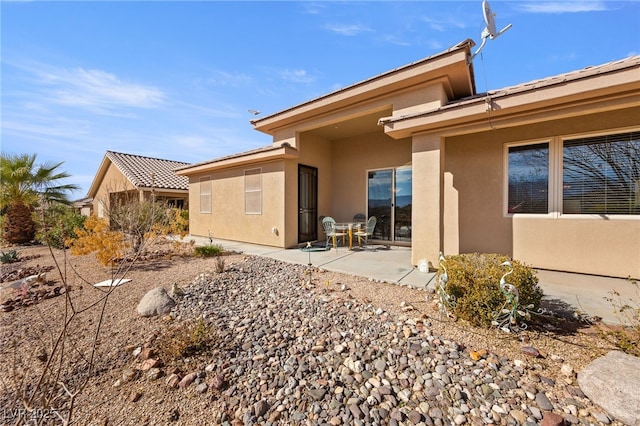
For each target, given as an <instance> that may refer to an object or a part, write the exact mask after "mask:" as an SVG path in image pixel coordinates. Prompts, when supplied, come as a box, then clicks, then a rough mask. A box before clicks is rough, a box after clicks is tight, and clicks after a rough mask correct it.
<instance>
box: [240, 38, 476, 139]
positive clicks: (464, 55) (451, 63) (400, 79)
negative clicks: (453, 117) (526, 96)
mask: <svg viewBox="0 0 640 426" xmlns="http://www.w3.org/2000/svg"><path fill="white" fill-rule="evenodd" d="M474 44H475V43H474V42H473V40H470V39H468V40H465V41H463V42H461V43H458V44H457V45H455V46H453V47H452V48H450V49H448V50H446V51H444V52H441V53H438V54H436V55H433V56H431V57H428V58H424V59H422V60H419V61H416V62H413V63H411V64H408V65H405V66H403V67H400V68H396V69H394V70H391V71H388V72H386V73H383V74H380V75H377V76H375V77H372V78H369V79H367V80H364V81H361V82H358V83H355V84H353V85H350V86H347V87H345V88H342V89H339V90H336V91H334V92H331V93H328V94H326V95H324V96H320V97H318V98H315V99H312V100H310V101H307V102H303V103H301V104H298V105H296V106H293V107H291V108H288V109H285V110H282V111H280V112H277V113H274V114H271V115H269V116H266V117H262V118H259V119H255V120H251V121H250V123H251V124H252V125H253V126H254V129H255V130H258V131H261V132H264V133H267V134H271V135H272V134H273V133H274V132H275V131H276V130H277V129H279V128H282V127H285V126H287V125H291V124H292V123H295V122H297V121H300V120H302V119H304V118H306V117H310V116H317V115H320V114H325V113H327V112H330V111H334V110H336V109H339V108H343V107H346V106H349V105H353V104H356V103H359V102H364V101H366V100H368V99H372V98H375V97H378V96H382V95H387V94H388V93H390V92H394V91H399V90H402V89H406V88H408V87H412V86H414V85H415V84H416V82H417V81H420V80H421V79H423V78H424V76H426V75H429V79H430V80H433V79H437V78H438V77H439V76H440V74H442V76H443V77H448V76H449V74H450V70H451V68H452V67H458V68H462V67H464V73H466V75H465V77H464V83H461V84H459V85H458V86H459V87H462V86H465V88H464V89H462V90H463V92H464V93H465V95H463V96H469V95H472V94H475V82H474V78H473V64H472V63H469V62H468V58H469V57H470V55H471V48H472V47H473V46H474ZM458 86H457V87H458ZM458 97H462V96H458Z"/></svg>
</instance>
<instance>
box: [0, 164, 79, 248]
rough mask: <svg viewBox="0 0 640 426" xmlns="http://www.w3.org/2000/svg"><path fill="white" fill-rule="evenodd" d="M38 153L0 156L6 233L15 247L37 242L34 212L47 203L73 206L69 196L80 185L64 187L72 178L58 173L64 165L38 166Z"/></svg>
mask: <svg viewBox="0 0 640 426" xmlns="http://www.w3.org/2000/svg"><path fill="white" fill-rule="evenodd" d="M35 162H36V154H16V155H11V154H5V153H2V154H0V208H1V209H2V213H3V214H5V219H4V223H3V226H2V234H3V237H4V239H5V240H6V241H8V242H10V243H13V244H23V243H28V242H29V241H31V240H33V238H34V236H35V232H36V225H35V222H34V220H33V212H34V210H35V208H36V207H45V206H46V204H47V203H50V202H59V203H65V204H68V203H69V199H68V193H69V192H70V191H75V190H77V189H79V187H78V186H77V185H72V184H60V181H61V180H63V179H66V178H68V177H69V176H70V175H69V174H68V173H66V172H61V171H58V167H60V166H61V165H62V164H63V163H62V162H60V163H51V162H49V163H45V164H40V165H36V164H35Z"/></svg>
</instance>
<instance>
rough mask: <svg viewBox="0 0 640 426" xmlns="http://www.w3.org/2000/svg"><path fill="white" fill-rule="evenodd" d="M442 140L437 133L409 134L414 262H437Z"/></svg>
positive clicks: (440, 244) (441, 200)
mask: <svg viewBox="0 0 640 426" xmlns="http://www.w3.org/2000/svg"><path fill="white" fill-rule="evenodd" d="M444 147H445V144H444V141H443V140H442V139H441V138H440V137H439V136H437V135H418V136H414V137H413V143H412V158H413V169H412V170H413V173H412V174H413V176H412V182H413V208H412V217H411V226H412V228H413V233H412V241H411V247H412V250H411V261H412V263H413V264H414V265H417V264H418V262H419V261H420V260H421V259H426V260H427V261H429V262H431V264H432V265H437V264H438V253H439V252H440V250H442V239H443V235H442V228H441V226H440V223H441V206H442V205H443V197H444V195H443V192H442V188H443V186H442V185H443V183H442V177H443V176H442V168H443V162H444Z"/></svg>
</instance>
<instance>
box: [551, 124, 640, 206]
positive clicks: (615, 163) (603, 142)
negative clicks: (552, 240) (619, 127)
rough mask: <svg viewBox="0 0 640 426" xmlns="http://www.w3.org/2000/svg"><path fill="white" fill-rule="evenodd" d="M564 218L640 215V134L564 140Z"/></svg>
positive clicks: (630, 133) (632, 133) (631, 133)
mask: <svg viewBox="0 0 640 426" xmlns="http://www.w3.org/2000/svg"><path fill="white" fill-rule="evenodd" d="M562 212H563V213H564V214H572V213H574V214H620V215H635V214H640V132H629V133H622V134H616V135H605V136H596V137H588V138H580V139H572V140H565V141H564V142H563V147H562Z"/></svg>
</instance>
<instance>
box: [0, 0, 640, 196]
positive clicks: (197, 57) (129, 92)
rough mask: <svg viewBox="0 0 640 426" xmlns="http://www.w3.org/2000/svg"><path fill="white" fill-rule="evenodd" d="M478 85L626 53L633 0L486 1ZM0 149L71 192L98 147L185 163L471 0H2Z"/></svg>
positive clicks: (462, 30)
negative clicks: (490, 27) (492, 31)
mask: <svg viewBox="0 0 640 426" xmlns="http://www.w3.org/2000/svg"><path fill="white" fill-rule="evenodd" d="M491 6H492V8H493V11H494V13H496V15H497V16H496V22H497V27H498V29H501V28H503V27H504V26H506V25H507V24H512V25H513V27H512V28H511V29H510V30H509V31H507V32H506V33H504V34H503V35H502V36H500V37H499V38H497V39H495V40H489V41H488V42H487V44H486V46H485V48H484V49H483V51H482V53H481V54H480V55H478V56H477V57H476V59H475V60H474V71H475V77H476V87H477V89H478V91H479V92H483V91H485V90H487V89H498V88H501V87H506V86H510V85H514V84H519V83H523V82H527V81H530V80H535V79H539V78H544V77H548V76H552V75H556V74H560V73H563V72H568V71H572V70H576V69H580V68H584V67H586V66H590V65H598V64H602V63H605V62H609V61H613V60H617V59H622V58H625V57H627V56H630V55H638V54H640V2H638V1H555V2H543V1H539V0H535V1H534V0H532V1H522V2H521V1H508V2H507V1H496V0H494V1H492V2H491ZM0 13H1V27H2V30H1V31H2V33H1V36H2V38H1V48H2V49H1V51H0V53H1V67H2V68H1V73H2V74H1V75H0V79H1V102H2V103H1V107H2V110H1V114H2V115H1V124H2V128H1V134H0V143H1V149H2V151H3V152H7V153H36V154H37V162H38V163H44V162H49V161H52V162H60V161H64V164H63V166H62V167H61V168H62V169H63V170H66V171H67V172H68V173H70V174H71V175H72V178H71V179H69V181H68V183H75V184H77V185H79V186H80V187H81V188H82V189H81V190H80V191H78V192H76V193H74V194H73V195H72V198H81V197H83V196H84V195H85V194H86V192H87V190H88V188H89V185H90V184H91V181H92V178H93V175H94V173H95V172H96V170H97V169H98V166H99V165H100V162H101V161H102V158H103V156H104V154H105V151H106V150H113V151H119V152H126V153H131V154H138V155H146V156H151V157H157V158H167V159H172V160H177V161H185V162H199V161H204V160H208V159H212V158H216V157H219V156H224V155H228V154H231V153H235V152H240V151H244V150H248V149H253V148H257V147H260V146H265V145H268V144H270V143H271V139H270V137H269V136H267V135H264V134H262V133H259V132H257V131H255V130H253V128H252V126H251V124H250V123H249V120H251V119H252V118H254V116H253V115H252V114H250V113H249V112H248V110H250V109H253V110H259V111H261V112H262V115H268V114H272V113H275V112H278V111H280V110H282V109H285V108H288V107H291V106H294V105H297V104H299V103H302V102H304V101H307V100H309V99H313V98H315V97H318V96H321V95H324V94H326V93H329V92H331V91H334V90H336V89H339V88H341V87H345V86H348V85H351V84H354V83H356V82H359V81H362V80H365V79H368V78H370V77H373V76H375V75H378V74H381V73H383V72H386V71H389V70H392V69H394V68H397V67H400V66H403V65H406V64H408V63H411V62H414V61H416V60H419V59H422V58H425V57H427V56H430V55H433V54H436V53H438V52H441V51H443V50H446V49H447V48H449V47H451V46H453V45H455V44H456V43H458V42H460V41H462V40H465V39H467V38H470V39H473V40H474V41H475V42H476V44H477V45H479V44H480V41H481V38H480V33H481V32H482V29H483V28H484V24H483V18H482V6H481V1H480V0H475V1H463V2H459V1H393V2H391V1H389V2H387V1H375V2H352V1H346V2H343V1H305V2H294V1H280V2H264V1H263V2H245V1H242V2H241V1H235V2H217V1H199V2H169V1H165V2H146V1H139V2H120V1H115V2H90V1H86V2H55V1H46V2H37V1H33V2H31V1H2V2H0Z"/></svg>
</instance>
